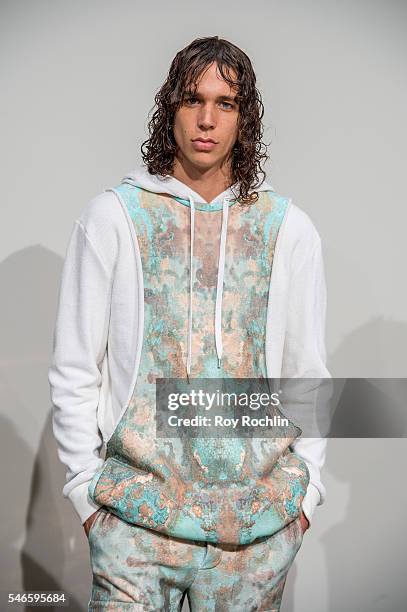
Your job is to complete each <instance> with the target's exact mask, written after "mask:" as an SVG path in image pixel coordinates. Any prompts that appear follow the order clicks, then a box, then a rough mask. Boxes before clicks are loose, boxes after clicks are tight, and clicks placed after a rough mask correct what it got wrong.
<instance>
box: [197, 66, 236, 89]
mask: <svg viewBox="0 0 407 612" xmlns="http://www.w3.org/2000/svg"><path fill="white" fill-rule="evenodd" d="M224 72H225V74H226V75H228V76H229V78H232V79H235V78H236V73H235V72H234V70H233V69H229V70H228V69H226V68H224ZM195 86H196V89H195ZM185 89H186V91H195V92H196V93H200V94H201V95H210V94H214V95H219V94H225V95H228V94H229V95H230V94H233V93H236V92H237V91H238V88H237V87H236V86H232V85H230V84H229V83H228V82H227V81H225V80H224V78H223V77H222V75H221V73H220V71H219V67H218V66H217V64H216V63H213V64H211V65H210V66H208V67H207V68H205V69H204V70H203V71H202V73H201V74H200V75H199V77H198V78H197V79H196V82H195V83H194V82H191V81H189V82H187V85H186V88H185Z"/></svg>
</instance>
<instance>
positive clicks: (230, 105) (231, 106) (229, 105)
mask: <svg viewBox="0 0 407 612" xmlns="http://www.w3.org/2000/svg"><path fill="white" fill-rule="evenodd" d="M221 104H226V106H228V107H229V108H233V104H231V103H230V102H221Z"/></svg>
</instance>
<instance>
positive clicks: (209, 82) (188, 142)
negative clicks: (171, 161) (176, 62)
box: [174, 63, 239, 170]
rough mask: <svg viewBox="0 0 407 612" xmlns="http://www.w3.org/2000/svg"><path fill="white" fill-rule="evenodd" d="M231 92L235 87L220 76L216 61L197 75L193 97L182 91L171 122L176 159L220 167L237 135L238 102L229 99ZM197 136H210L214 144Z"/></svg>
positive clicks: (207, 166) (234, 92)
mask: <svg viewBox="0 0 407 612" xmlns="http://www.w3.org/2000/svg"><path fill="white" fill-rule="evenodd" d="M232 77H233V78H235V75H234V74H232ZM235 95H236V89H232V88H231V87H230V85H229V84H228V83H227V82H226V81H224V80H223V79H222V76H221V75H220V73H219V70H218V67H217V65H216V63H213V64H211V65H210V66H209V68H207V69H206V72H204V74H203V75H202V76H201V79H200V81H199V83H198V89H197V93H196V94H195V95H194V96H192V94H188V92H185V94H184V100H183V102H182V104H181V106H180V107H179V109H178V110H177V112H176V114H175V121H174V136H175V141H176V143H177V145H178V153H177V157H178V158H179V159H181V160H185V161H187V162H189V163H190V164H191V165H192V166H195V167H196V168H199V169H200V170H205V169H209V168H212V167H218V168H220V167H221V166H222V164H223V163H224V161H225V160H226V159H227V158H228V156H229V154H230V151H231V150H232V148H233V145H234V144H235V142H236V138H237V135H238V127H237V126H238V117H239V105H238V104H237V102H235V101H234V100H233V98H234V97H235ZM199 138H203V139H208V138H210V139H212V140H214V141H215V144H214V143H206V144H205V143H203V142H201V141H199V140H196V139H199Z"/></svg>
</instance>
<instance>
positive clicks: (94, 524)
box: [88, 506, 106, 542]
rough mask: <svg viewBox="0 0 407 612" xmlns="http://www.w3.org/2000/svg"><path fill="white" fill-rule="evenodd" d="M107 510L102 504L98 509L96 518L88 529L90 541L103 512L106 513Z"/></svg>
mask: <svg viewBox="0 0 407 612" xmlns="http://www.w3.org/2000/svg"><path fill="white" fill-rule="evenodd" d="M105 512H106V510H105V508H104V507H103V506H101V507H100V508H99V509H98V510H96V517H95V518H94V520H93V522H92V524H91V526H90V529H89V531H88V542H90V539H91V537H92V535H93V531H94V529H95V527H96V523H98V522H99V520H100V517H101V516H103V514H105Z"/></svg>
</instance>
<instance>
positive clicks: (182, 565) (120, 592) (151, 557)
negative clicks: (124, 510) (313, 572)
mask: <svg viewBox="0 0 407 612" xmlns="http://www.w3.org/2000/svg"><path fill="white" fill-rule="evenodd" d="M302 539H303V532H302V527H301V522H300V518H299V517H297V518H296V519H294V520H293V521H291V522H290V523H288V524H287V525H285V527H284V528H282V529H281V530H280V531H278V532H276V533H274V534H273V535H272V536H265V537H262V538H258V539H257V540H255V541H254V542H252V543H251V544H244V545H225V544H211V543H208V542H203V541H198V540H184V539H180V538H175V537H171V536H169V535H167V534H163V533H160V532H158V531H154V530H152V529H148V528H146V527H142V526H139V525H135V524H132V523H128V522H126V521H124V520H123V519H121V518H119V517H118V516H116V515H115V514H113V513H112V512H110V510H109V509H108V508H107V507H104V506H102V507H101V508H100V509H99V510H98V513H97V515H96V518H95V520H94V522H93V523H92V526H91V528H90V531H89V534H88V540H89V551H90V560H91V567H92V574H93V581H92V593H91V598H90V600H89V602H88V612H99V611H100V612H101V611H104V612H113V611H115V612H119V611H120V612H121V611H122V610H123V611H126V612H127V611H129V610H134V611H139V610H145V611H152V610H154V611H164V612H174V611H178V612H179V611H180V610H181V607H182V603H183V601H184V599H185V597H187V598H188V603H189V606H190V609H191V612H215V611H216V612H229V611H230V612H231V611H233V612H240V611H241V612H251V611H252V612H254V611H262V612H265V611H269V612H278V611H279V610H280V606H281V601H282V595H283V590H284V586H285V583H286V578H287V574H288V571H289V569H290V567H291V565H292V563H293V561H294V558H295V556H296V554H297V552H298V550H299V548H300V546H301V543H302Z"/></svg>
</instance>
